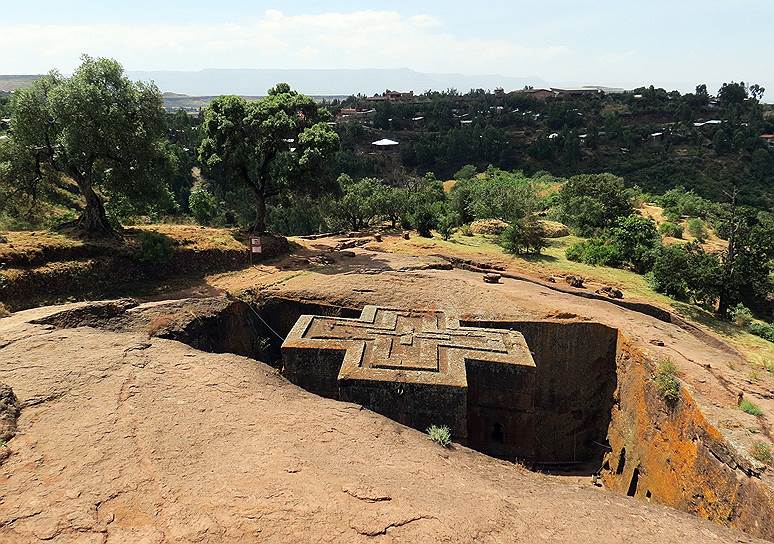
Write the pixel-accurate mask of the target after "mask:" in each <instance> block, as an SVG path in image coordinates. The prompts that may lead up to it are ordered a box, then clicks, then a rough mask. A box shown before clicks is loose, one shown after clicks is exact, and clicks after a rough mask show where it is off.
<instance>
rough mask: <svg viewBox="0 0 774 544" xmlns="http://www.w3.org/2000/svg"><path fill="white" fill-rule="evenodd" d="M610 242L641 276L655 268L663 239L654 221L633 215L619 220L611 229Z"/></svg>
mask: <svg viewBox="0 0 774 544" xmlns="http://www.w3.org/2000/svg"><path fill="white" fill-rule="evenodd" d="M610 241H611V243H612V244H613V245H615V246H616V247H617V248H618V254H619V255H620V256H621V258H622V259H623V260H624V261H625V262H628V263H630V264H631V265H632V267H633V268H634V270H635V271H636V272H638V273H640V274H642V273H644V272H647V271H648V270H650V268H651V267H652V266H653V261H654V260H655V257H656V252H657V250H658V248H659V247H660V245H661V237H660V236H659V234H658V230H656V224H655V223H654V222H653V220H652V219H648V218H646V217H642V216H641V215H635V214H632V215H630V216H628V217H625V218H622V219H619V220H618V221H617V222H616V223H615V226H613V228H611V229H610Z"/></svg>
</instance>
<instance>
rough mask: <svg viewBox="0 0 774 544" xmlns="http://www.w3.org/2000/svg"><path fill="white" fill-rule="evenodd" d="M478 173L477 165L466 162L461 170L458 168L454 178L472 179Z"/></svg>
mask: <svg viewBox="0 0 774 544" xmlns="http://www.w3.org/2000/svg"><path fill="white" fill-rule="evenodd" d="M475 175H476V167H475V166H473V165H472V164H466V165H465V166H463V167H462V168H460V169H459V170H457V173H456V174H454V179H456V180H461V179H470V178H472V177H473V176H475Z"/></svg>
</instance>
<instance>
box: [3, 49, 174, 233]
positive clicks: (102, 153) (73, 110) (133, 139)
mask: <svg viewBox="0 0 774 544" xmlns="http://www.w3.org/2000/svg"><path fill="white" fill-rule="evenodd" d="M11 125H12V127H13V139H14V141H15V142H16V143H17V144H18V145H19V146H20V147H21V148H22V149H23V150H24V151H25V153H27V154H31V155H34V157H35V163H36V166H37V169H36V175H38V177H41V178H42V177H43V176H44V174H45V169H46V168H49V169H53V170H55V171H57V172H59V173H61V174H64V175H66V176H69V177H70V178H72V179H73V181H75V183H76V184H77V186H78V190H79V192H80V194H81V196H82V197H83V199H84V201H85V207H84V209H83V211H82V212H81V214H80V216H79V217H78V219H77V220H76V221H75V225H74V226H75V227H77V228H78V229H79V230H83V231H85V232H88V233H92V234H110V233H113V227H112V226H111V224H110V222H109V221H108V218H107V214H106V213H105V206H104V199H103V196H102V194H100V191H102V192H104V193H106V194H108V195H111V196H114V197H118V198H125V199H128V200H129V201H131V202H132V203H133V204H144V205H152V204H155V203H158V202H159V201H160V200H167V201H169V200H170V199H169V191H168V188H167V186H166V183H165V181H164V178H165V173H166V172H167V168H168V166H169V157H168V155H167V154H166V150H165V146H164V109H163V107H162V101H161V93H160V92H159V90H158V89H157V88H156V86H155V85H153V84H144V83H133V82H132V81H130V80H129V79H128V78H127V77H126V76H125V75H124V71H123V68H122V67H121V65H120V64H119V63H118V62H116V61H115V60H112V59H106V58H100V59H94V58H91V57H88V56H83V57H82V63H81V65H80V66H79V67H78V68H77V69H76V70H75V73H73V75H72V76H71V77H69V78H66V77H62V76H61V75H59V74H58V73H56V72H51V73H50V74H48V75H47V76H44V77H41V78H39V79H37V80H36V81H35V82H34V83H33V84H32V86H31V87H30V88H28V89H21V90H19V91H17V92H16V93H14V108H13V117H12V120H11Z"/></svg>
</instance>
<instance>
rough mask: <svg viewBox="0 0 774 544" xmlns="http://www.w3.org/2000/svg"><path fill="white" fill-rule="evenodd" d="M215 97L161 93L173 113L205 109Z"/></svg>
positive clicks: (317, 96) (257, 97) (329, 97)
mask: <svg viewBox="0 0 774 544" xmlns="http://www.w3.org/2000/svg"><path fill="white" fill-rule="evenodd" d="M229 94H233V93H229ZM217 96H219V95H206V96H189V95H187V94H180V93H163V94H162V99H163V100H164V108H165V109H166V110H167V111H175V110H180V109H183V110H189V111H192V110H198V109H199V108H205V107H207V104H209V103H210V101H211V100H212V99H213V98H215V97H217ZM242 96H244V98H246V99H247V100H258V99H259V98H261V96H255V95H252V96H251V95H242ZM347 96H349V95H312V98H314V99H317V100H323V99H324V100H333V99H335V98H338V99H340V100H343V99H344V98H347Z"/></svg>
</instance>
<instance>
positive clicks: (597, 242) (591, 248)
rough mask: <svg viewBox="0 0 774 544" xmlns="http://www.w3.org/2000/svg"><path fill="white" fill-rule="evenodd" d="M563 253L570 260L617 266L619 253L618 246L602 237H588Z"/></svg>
mask: <svg viewBox="0 0 774 544" xmlns="http://www.w3.org/2000/svg"><path fill="white" fill-rule="evenodd" d="M565 255H567V258H568V259H569V260H571V261H575V262H578V263H585V264H590V265H593V266H619V265H620V264H621V255H620V253H619V250H618V247H617V246H615V245H614V244H610V243H608V242H607V241H605V240H603V239H602V238H589V239H588V240H585V241H583V242H580V243H577V244H573V245H571V246H570V247H568V248H567V250H566V251H565Z"/></svg>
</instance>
